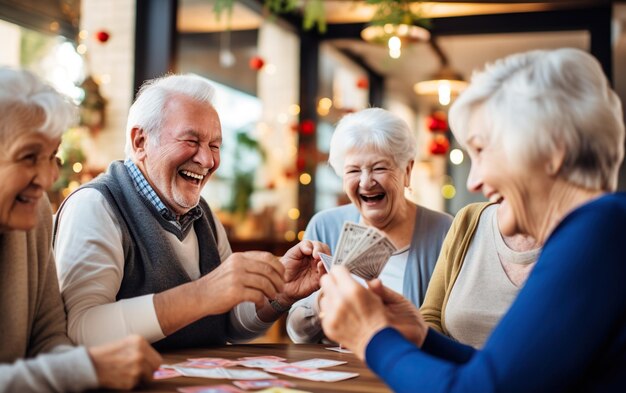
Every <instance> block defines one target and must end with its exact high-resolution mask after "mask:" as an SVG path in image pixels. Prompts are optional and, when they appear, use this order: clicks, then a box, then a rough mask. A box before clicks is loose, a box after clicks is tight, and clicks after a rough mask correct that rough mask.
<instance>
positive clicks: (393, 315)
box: [367, 279, 428, 348]
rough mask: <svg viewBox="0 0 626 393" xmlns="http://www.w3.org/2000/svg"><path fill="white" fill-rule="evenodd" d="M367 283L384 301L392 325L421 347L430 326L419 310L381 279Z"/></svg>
mask: <svg viewBox="0 0 626 393" xmlns="http://www.w3.org/2000/svg"><path fill="white" fill-rule="evenodd" d="M367 285H368V286H369V287H370V289H371V290H372V292H374V293H375V294H377V295H378V296H379V297H380V298H381V300H382V301H383V304H384V305H385V314H386V315H387V320H388V321H389V324H390V325H391V327H393V328H395V329H396V330H398V331H399V332H400V333H401V334H402V335H403V336H404V338H406V339H407V340H409V341H411V342H412V343H413V344H415V345H417V346H418V347H420V348H421V347H422V344H423V343H424V339H425V338H426V334H427V333H428V326H427V325H426V322H424V318H423V317H422V314H420V312H419V310H418V309H417V308H416V307H415V306H414V305H413V303H411V302H410V301H409V300H408V299H406V298H405V297H404V296H402V295H400V294H399V293H397V292H394V291H393V290H391V289H389V288H387V287H385V286H384V285H383V283H382V282H381V281H380V280H379V279H375V280H372V281H369V282H368V283H367Z"/></svg>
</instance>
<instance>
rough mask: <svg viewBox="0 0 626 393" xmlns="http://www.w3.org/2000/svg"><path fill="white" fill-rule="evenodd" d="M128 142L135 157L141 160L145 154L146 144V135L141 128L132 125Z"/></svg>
mask: <svg viewBox="0 0 626 393" xmlns="http://www.w3.org/2000/svg"><path fill="white" fill-rule="evenodd" d="M130 143H131V147H132V152H133V155H134V156H135V158H137V160H139V161H141V160H143V158H145V156H146V145H147V144H148V136H147V135H146V132H145V131H144V130H143V128H140V127H133V128H132V129H131V130H130Z"/></svg>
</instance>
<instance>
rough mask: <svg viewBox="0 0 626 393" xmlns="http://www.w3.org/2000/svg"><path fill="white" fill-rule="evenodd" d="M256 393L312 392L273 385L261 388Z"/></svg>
mask: <svg viewBox="0 0 626 393" xmlns="http://www.w3.org/2000/svg"><path fill="white" fill-rule="evenodd" d="M256 393H310V392H307V391H304V390H296V389H289V388H281V387H272V388H268V389H263V390H259V391H257V392H256Z"/></svg>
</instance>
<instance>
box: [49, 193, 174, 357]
mask: <svg viewBox="0 0 626 393" xmlns="http://www.w3.org/2000/svg"><path fill="white" fill-rule="evenodd" d="M60 214H61V216H60V217H59V224H58V228H57V236H56V241H55V256H56V260H57V267H58V276H59V282H60V285H61V293H62V295H63V300H64V301H65V306H66V309H67V312H68V335H69V336H70V338H71V339H72V340H74V341H75V342H77V343H81V344H87V345H97V344H102V343H105V342H108V341H111V340H115V339H120V338H123V337H126V336H128V335H130V334H139V335H140V336H142V337H145V338H146V339H147V340H148V341H150V342H155V341H158V340H160V339H162V338H164V337H165V336H164V334H163V332H162V330H161V327H160V325H159V321H158V319H157V314H156V311H155V309H154V305H153V299H152V297H153V295H145V296H139V297H135V298H130V299H124V300H120V301H116V295H117V292H118V290H119V287H120V285H121V282H122V278H123V275H124V251H123V248H122V234H121V230H120V228H119V224H118V220H117V218H116V217H115V215H114V213H113V211H112V209H111V207H110V206H109V204H108V202H107V201H106V200H105V198H104V196H102V194H100V193H99V192H98V191H96V190H93V189H83V190H80V191H78V192H76V193H75V194H74V195H72V196H71V197H70V198H69V199H68V200H67V201H66V205H65V207H64V208H63V210H62V211H61V213H60Z"/></svg>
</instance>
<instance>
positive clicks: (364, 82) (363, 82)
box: [356, 77, 370, 89]
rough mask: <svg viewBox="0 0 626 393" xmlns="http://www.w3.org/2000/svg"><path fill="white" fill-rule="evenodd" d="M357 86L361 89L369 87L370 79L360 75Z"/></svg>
mask: <svg viewBox="0 0 626 393" xmlns="http://www.w3.org/2000/svg"><path fill="white" fill-rule="evenodd" d="M356 87H358V88H359V89H367V88H368V87H370V81H369V80H368V79H367V78H365V77H360V78H359V79H357V80H356Z"/></svg>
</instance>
